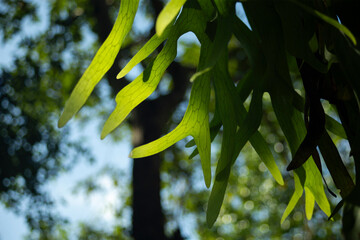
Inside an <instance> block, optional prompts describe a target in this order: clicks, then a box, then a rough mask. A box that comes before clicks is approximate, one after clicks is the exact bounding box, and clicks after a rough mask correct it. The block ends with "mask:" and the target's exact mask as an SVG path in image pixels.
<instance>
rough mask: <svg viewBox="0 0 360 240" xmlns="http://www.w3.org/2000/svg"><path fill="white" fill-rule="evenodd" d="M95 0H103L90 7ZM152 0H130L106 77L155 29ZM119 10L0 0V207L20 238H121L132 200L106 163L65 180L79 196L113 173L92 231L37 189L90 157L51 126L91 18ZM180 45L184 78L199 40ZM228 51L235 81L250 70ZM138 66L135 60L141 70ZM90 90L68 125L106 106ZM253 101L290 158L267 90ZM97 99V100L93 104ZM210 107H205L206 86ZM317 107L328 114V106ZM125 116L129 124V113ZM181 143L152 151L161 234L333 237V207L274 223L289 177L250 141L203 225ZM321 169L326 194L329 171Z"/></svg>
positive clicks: (172, 122)
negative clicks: (106, 214) (133, 0)
mask: <svg viewBox="0 0 360 240" xmlns="http://www.w3.org/2000/svg"><path fill="white" fill-rule="evenodd" d="M100 2H102V3H100ZM97 4H98V5H99V4H100V5H101V6H106V8H104V9H102V8H99V7H97V6H98V5H97ZM163 4H164V3H163V1H160V0H157V1H156V0H153V1H151V0H143V1H141V2H140V13H139V14H140V15H141V16H140V17H139V18H138V19H136V20H135V27H134V29H133V30H132V31H131V33H130V34H129V35H128V36H127V39H126V42H125V46H124V48H123V49H122V50H121V56H120V57H118V59H117V64H115V65H116V66H115V70H114V72H116V73H117V72H118V71H117V69H118V68H119V67H123V66H124V65H125V64H126V62H127V61H128V60H129V59H130V58H131V56H133V55H134V54H135V53H136V51H137V50H138V49H139V48H140V47H141V46H142V45H143V44H144V43H145V41H146V40H147V39H149V37H150V36H151V35H152V34H153V33H154V26H153V22H154V19H155V18H154V17H155V16H156V15H157V14H156V13H157V12H158V11H159V9H160V10H161V8H162V7H163ZM40 5H45V12H42V11H40V9H41V7H40ZM239 5H240V4H239ZM118 6H119V1H114V0H50V1H46V3H44V2H42V1H30V0H28V1H17V0H16V1H15V0H3V1H2V2H1V3H0V27H1V31H0V34H1V44H2V45H4V46H5V45H6V44H8V43H13V44H16V51H15V52H13V53H11V55H12V57H9V62H8V63H7V64H4V65H3V66H1V69H0V154H1V161H0V199H1V203H2V204H3V205H4V206H6V208H8V209H9V210H11V211H14V212H16V213H17V214H19V215H20V216H24V217H25V218H26V220H27V223H28V224H29V227H30V232H29V234H28V236H27V238H28V239H131V238H132V236H133V232H132V227H131V224H129V221H130V220H129V219H128V220H127V221H124V211H130V212H131V207H132V200H131V197H132V194H131V185H129V184H124V181H122V179H123V178H125V175H126V174H127V176H128V177H129V173H124V172H121V170H118V168H116V167H114V166H109V167H107V168H104V169H99V171H98V174H97V175H94V176H92V177H89V178H87V179H84V181H81V182H79V183H77V184H76V186H77V187H76V189H77V192H78V193H77V194H84V195H87V196H90V195H91V194H94V193H96V192H99V191H101V190H102V189H101V186H100V185H99V182H98V179H99V178H100V177H101V176H104V175H106V176H109V177H110V178H111V179H112V182H113V186H114V187H115V188H121V189H123V190H122V194H121V195H119V196H118V197H119V198H120V199H122V203H123V204H122V205H120V206H118V207H117V211H116V212H114V215H115V217H116V218H115V219H116V223H115V225H114V227H113V229H111V230H104V229H102V228H101V227H100V228H99V227H98V226H97V225H96V223H95V222H82V223H79V225H77V226H76V227H74V226H70V225H69V223H68V221H67V219H65V218H64V217H63V216H62V214H61V212H57V211H56V206H54V202H53V199H51V197H49V196H48V194H47V192H46V190H45V189H44V188H43V186H44V185H45V184H46V183H47V182H48V181H49V180H51V179H54V178H56V177H57V176H58V175H59V174H61V173H63V172H66V171H71V168H72V167H73V166H74V165H75V164H76V163H77V159H78V158H79V155H82V156H85V158H87V159H89V164H90V162H91V161H96V159H93V157H92V154H91V153H90V151H89V149H87V148H86V146H84V145H83V144H82V143H81V142H80V141H73V140H71V139H70V137H69V136H70V135H71V133H70V132H69V128H68V129H67V130H65V131H63V130H62V131H59V130H58V129H57V128H56V121H57V118H58V116H59V114H60V110H61V109H62V107H63V106H64V102H65V100H66V99H67V98H68V96H69V94H70V91H71V89H73V87H74V85H75V83H76V82H77V80H78V79H79V78H80V76H81V74H82V72H83V71H84V69H85V68H86V66H88V64H89V61H90V60H91V58H92V56H93V55H94V53H95V49H97V48H98V47H99V45H100V43H101V42H102V41H104V39H105V37H106V36H107V34H108V31H109V29H108V28H106V27H104V26H103V25H101V21H99V17H100V18H101V20H102V22H104V21H105V22H106V21H108V25H110V26H111V25H112V23H113V21H114V19H115V17H116V14H117V10H118ZM239 9H240V8H239ZM102 10H104V11H106V14H105V13H103V12H101V11H102ZM104 16H108V17H109V18H108V19H107V18H106V17H104ZM243 17H244V16H243ZM243 19H244V18H243ZM141 21H142V22H141ZM89 39H90V40H89ZM179 44H180V46H181V48H180V53H179V54H178V57H177V58H176V64H178V65H180V66H181V67H182V70H181V71H185V72H186V74H185V75H186V76H190V73H193V72H194V71H195V67H196V64H197V59H198V57H199V52H200V50H199V49H200V48H199V46H198V43H197V42H196V41H194V38H193V37H192V36H188V37H187V38H182V39H181V41H180V42H179ZM229 49H230V60H229V62H230V65H229V68H230V73H231V74H232V78H233V79H234V81H238V80H239V79H241V78H242V77H244V76H245V74H246V72H247V71H248V69H249V63H248V59H247V56H246V54H245V53H244V51H243V49H242V47H241V45H240V44H239V42H238V41H237V40H235V39H232V40H231V42H230V45H229ZM146 62H147V61H145V64H146ZM142 68H143V66H139V69H140V70H141V69H142ZM174 73H175V72H171V71H169V72H167V74H166V76H165V77H167V78H169V81H168V84H164V85H163V86H160V88H159V89H158V90H157V93H156V94H155V95H154V96H152V98H153V99H156V98H158V97H159V96H161V95H165V94H166V93H167V92H169V91H170V90H171V88H172V87H173V82H172V81H171V80H172V79H173V78H174V76H173V75H172V74H174ZM107 78H109V75H108V76H107ZM127 80H131V79H127ZM118 81H123V80H118ZM184 81H188V78H186V79H185V80H184ZM293 81H294V86H295V87H296V89H297V91H299V93H302V95H304V90H303V87H302V84H301V83H300V82H299V80H298V79H296V77H294V79H293ZM117 84H119V83H118V82H112V80H111V79H109V80H108V85H109V86H110V88H108V91H109V95H110V96H113V95H114V94H115V93H116V92H117V90H118V87H117V86H116V85H117ZM101 91H104V90H102V89H101V88H97V89H96V91H95V94H92V95H91V98H90V100H89V101H88V102H87V106H90V107H91V109H93V110H89V109H88V110H87V111H82V112H81V113H80V116H79V117H78V121H80V122H88V121H92V118H93V116H94V115H95V114H97V115H100V116H101V117H103V118H104V119H105V117H106V115H107V114H108V111H107V109H109V108H111V107H112V105H111V104H110V105H109V103H108V102H109V101H112V100H109V99H110V98H103V97H101V96H102V95H103V93H102V92H101ZM185 94H188V93H185ZM264 100H265V101H264V117H263V124H262V125H261V126H262V127H261V129H260V131H261V133H262V134H263V135H264V136H265V138H266V140H267V142H268V144H269V145H270V146H271V149H272V151H273V153H274V154H275V156H276V159H278V160H279V161H278V163H279V166H280V169H282V170H285V166H286V163H287V162H289V161H290V159H289V158H290V156H289V150H288V148H287V146H286V143H285V139H284V136H283V135H282V132H281V130H280V128H279V126H278V124H277V122H276V119H275V115H274V112H273V110H272V108H271V104H270V101H269V96H268V95H265V97H264ZM98 102H100V103H101V104H100V105H97V107H94V106H95V103H98ZM247 103H248V101H247ZM211 104H212V107H213V108H214V105H215V103H214V93H212V102H211ZM324 104H325V103H324ZM185 107H186V102H184V101H182V102H181V103H180V104H179V105H178V106H177V109H176V111H175V112H174V114H173V115H172V116H171V118H170V119H168V120H167V121H166V122H167V124H166V126H164V127H163V128H164V129H165V130H166V129H171V128H173V127H174V126H176V125H177V124H178V123H179V121H180V120H181V119H180V118H181V116H182V113H183V112H184V110H185ZM325 110H326V112H327V113H328V114H329V115H334V114H333V112H334V110H333V109H332V108H331V107H330V105H329V106H328V107H325ZM129 121H130V126H131V121H134V118H130V119H129ZM117 136H118V137H117ZM117 136H115V137H114V138H113V141H121V139H122V137H121V134H120V135H119V134H118V135H117ZM220 137H221V131H220ZM220 137H219V138H220ZM333 137H334V138H333V139H335V140H336V138H335V136H333ZM188 140H189V139H188ZM337 144H338V146H339V149H340V151H341V154H342V156H343V159H344V161H345V163H346V164H347V165H348V167H349V169H350V171H351V172H352V170H351V169H353V166H352V163H351V161H349V160H348V156H349V147H348V145H347V144H346V143H345V142H344V141H339V139H337ZM213 146H214V147H213V148H214V150H213V158H214V159H213V160H214V161H215V159H216V158H217V157H218V156H217V155H218V150H219V149H220V142H219V139H217V140H215V142H214V143H213ZM184 149H185V142H184V141H182V142H179V143H177V144H176V145H175V146H174V147H173V148H171V149H168V150H166V151H165V152H163V153H161V154H160V157H161V158H162V159H163V161H162V164H161V172H160V173H161V175H160V176H161V192H160V195H161V200H162V206H163V212H164V214H165V219H166V221H165V222H164V225H165V235H166V236H167V239H174V240H175V239H184V237H188V238H189V239H214V240H221V239H226V240H227V239H339V238H341V226H340V223H339V221H337V220H338V219H339V218H340V217H339V216H338V215H337V216H335V221H327V218H326V216H325V215H324V214H323V213H322V212H321V211H318V209H316V211H315V214H314V217H313V219H312V220H311V221H310V222H308V221H307V220H306V219H305V213H304V208H303V206H297V207H296V209H295V211H294V213H293V214H292V215H291V217H290V218H288V219H287V220H285V222H284V223H283V224H280V219H281V216H282V214H283V211H284V210H285V207H286V204H287V203H288V201H289V199H290V197H291V194H292V193H293V189H294V186H293V185H292V181H287V180H288V179H290V178H292V177H291V176H290V174H291V173H288V172H286V171H282V173H283V176H284V178H285V183H286V184H285V185H284V186H279V185H277V184H276V183H275V181H274V180H273V178H272V177H271V176H270V174H269V172H268V171H267V170H266V168H265V166H264V165H263V164H262V163H261V161H260V160H259V159H258V156H257V155H256V153H255V152H254V151H253V149H252V148H251V146H249V145H246V148H245V150H243V151H242V153H241V155H240V156H239V160H238V161H237V162H236V164H235V167H234V169H233V171H232V175H231V178H230V181H229V186H228V191H227V195H226V197H225V201H224V204H223V207H222V209H221V212H220V216H219V218H218V221H217V222H216V224H215V225H214V227H213V228H211V229H208V228H207V227H206V223H205V212H206V211H205V210H206V203H207V200H208V196H209V190H207V189H205V187H204V186H203V182H202V172H201V166H200V162H199V161H192V160H189V159H188V155H189V154H190V153H191V149H190V150H189V149H187V150H184ZM93 151H95V150H93ZM122 154H124V155H127V154H128V153H122ZM214 170H215V169H214ZM352 173H353V172H352ZM324 175H325V178H326V181H327V182H328V184H329V187H330V188H331V189H332V190H334V185H333V183H332V180H331V178H330V177H329V174H328V173H325V174H324ZM328 196H329V198H330V200H331V201H332V204H333V206H334V205H335V204H336V203H337V202H338V200H337V199H334V198H333V197H331V195H330V194H328ZM302 201H303V202H304V199H302ZM149 207H151V206H149ZM188 228H189V229H192V230H189V229H188Z"/></svg>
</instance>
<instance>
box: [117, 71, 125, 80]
mask: <svg viewBox="0 0 360 240" xmlns="http://www.w3.org/2000/svg"><path fill="white" fill-rule="evenodd" d="M124 76H125V74H124V71H123V70H121V71H120V72H119V73H118V75H117V76H116V79H120V78H123V77H124Z"/></svg>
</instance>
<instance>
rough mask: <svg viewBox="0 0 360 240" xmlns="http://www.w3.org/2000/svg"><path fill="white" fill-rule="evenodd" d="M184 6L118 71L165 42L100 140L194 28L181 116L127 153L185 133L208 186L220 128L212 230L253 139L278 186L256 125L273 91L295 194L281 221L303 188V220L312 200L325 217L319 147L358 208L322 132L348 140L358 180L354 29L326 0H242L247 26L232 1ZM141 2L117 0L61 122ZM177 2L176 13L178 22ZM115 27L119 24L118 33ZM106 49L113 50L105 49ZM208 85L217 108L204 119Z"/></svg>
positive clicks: (141, 152)
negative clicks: (191, 70)
mask: <svg viewBox="0 0 360 240" xmlns="http://www.w3.org/2000/svg"><path fill="white" fill-rule="evenodd" d="M184 3H185V1H175V0H172V1H170V2H169V3H168V5H166V7H165V8H164V9H163V11H162V12H161V13H160V15H159V18H158V20H157V23H156V28H157V29H156V30H157V33H156V35H154V36H153V37H152V38H151V39H150V40H149V41H148V43H146V44H145V45H144V47H143V48H142V49H141V50H139V52H138V53H137V54H136V55H135V56H134V58H133V59H132V60H131V61H130V62H129V63H128V65H127V66H126V67H125V68H124V69H123V70H122V71H121V72H120V73H119V75H118V77H119V78H120V77H123V76H124V75H125V74H126V73H128V72H129V71H130V70H131V68H133V67H134V66H135V65H136V64H137V63H139V62H141V61H142V60H144V59H145V58H146V57H147V56H149V55H150V54H151V53H152V52H153V51H154V50H155V49H156V48H157V47H158V46H159V45H160V44H161V43H162V42H164V41H165V40H166V42H165V43H164V45H163V48H162V50H161V52H160V53H159V54H158V55H157V56H156V58H155V59H154V60H153V61H152V62H151V63H150V64H149V65H148V66H147V68H146V69H145V70H144V72H143V73H141V74H140V75H139V76H138V77H137V78H136V79H135V80H134V81H133V82H131V83H130V84H129V85H128V86H126V87H125V88H124V89H122V90H121V91H120V92H119V93H118V95H117V96H116V103H117V106H116V108H115V110H114V111H113V113H112V114H111V115H110V117H109V119H108V120H107V122H106V123H105V126H104V129H103V132H102V134H101V137H102V138H104V137H105V136H106V135H107V134H109V133H110V132H111V131H113V130H114V129H115V128H116V127H117V126H118V125H119V124H121V122H123V120H124V119H125V118H126V116H128V115H129V113H130V112H131V110H132V109H134V108H135V107H136V106H138V105H139V104H140V103H141V102H142V101H144V100H145V99H146V98H147V97H148V96H150V95H151V94H152V93H153V92H154V91H155V89H156V88H157V86H158V84H159V82H160V80H161V77H162V76H163V74H164V72H165V71H166V69H167V68H168V66H169V65H170V63H171V62H172V61H173V60H174V59H175V57H176V52H177V40H178V39H179V37H180V36H181V35H183V34H184V33H186V32H189V31H191V32H193V33H194V34H195V35H196V37H197V38H198V40H199V41H200V44H201V49H200V58H199V63H198V66H197V72H196V73H195V74H194V75H193V76H192V77H191V78H190V81H193V84H192V89H191V94H190V100H189V104H188V107H187V110H186V112H185V115H184V117H183V119H182V121H181V122H180V123H179V125H178V126H177V127H176V128H175V129H174V130H173V131H171V132H170V133H168V134H166V135H165V136H163V137H161V138H159V139H157V140H155V141H153V142H151V143H148V144H145V145H143V146H140V147H137V148H135V149H134V150H133V151H132V152H131V154H130V156H132V157H133V158H140V157H145V156H149V155H153V154H155V153H158V152H160V151H162V150H164V149H166V148H168V147H170V146H171V145H173V144H175V143H176V142H177V141H179V140H181V139H183V138H185V137H187V136H189V135H190V136H192V137H193V138H194V142H192V143H189V144H188V146H190V145H192V144H193V143H195V144H196V146H197V150H195V151H194V154H192V157H193V156H194V155H196V154H197V152H198V153H199V154H200V159H201V165H202V169H203V175H204V178H205V185H206V186H207V187H210V184H211V162H210V142H211V141H212V140H213V139H214V138H215V136H216V134H217V133H219V132H220V131H219V130H220V128H221V127H222V133H223V134H222V146H221V154H220V158H219V160H218V162H217V168H216V173H215V178H214V184H213V187H212V191H211V194H210V199H209V203H208V209H207V223H208V225H209V226H212V225H213V224H214V222H215V221H216V219H217V216H218V214H219V212H220V207H221V205H222V202H223V199H224V195H225V192H226V188H227V185H228V181H229V177H230V174H231V170H232V168H233V166H234V164H235V162H236V159H237V158H238V155H239V153H240V152H241V150H242V149H243V147H244V146H245V144H246V143H247V142H250V143H251V145H252V146H253V148H254V150H255V151H256V152H257V154H258V155H259V157H260V159H261V160H262V161H263V162H264V164H265V165H266V167H267V168H268V169H269V171H270V172H271V174H272V175H273V177H274V178H275V180H276V181H277V182H278V183H279V184H281V185H282V184H284V181H283V178H282V176H281V174H280V171H279V169H278V167H277V165H276V162H275V160H274V157H273V156H272V153H271V151H270V150H269V149H268V146H267V145H266V141H265V140H264V138H263V136H262V135H261V133H260V132H259V131H258V129H259V127H261V126H262V125H261V124H262V119H263V104H264V100H263V99H264V93H266V94H269V95H270V99H271V104H272V108H273V110H274V113H275V115H276V119H277V121H278V123H279V125H280V127H281V130H282V132H283V134H284V136H285V138H286V141H287V143H288V146H289V148H290V151H291V155H292V161H291V162H290V164H289V166H288V170H294V171H293V173H294V182H295V192H294V194H293V195H292V197H291V199H290V202H289V204H288V206H287V208H286V209H285V212H284V213H283V216H282V219H281V222H284V220H285V219H286V218H287V216H288V215H289V214H290V213H291V212H292V211H293V209H294V208H295V205H296V204H297V202H298V201H299V199H300V198H301V196H302V195H303V192H305V213H306V217H307V218H308V219H311V218H312V215H313V210H314V205H315V202H316V203H317V204H318V205H319V207H320V208H321V210H322V211H323V212H324V213H325V214H326V215H327V216H330V214H331V209H330V204H329V201H328V199H327V197H326V194H325V190H324V186H323V177H322V168H321V160H320V157H319V153H318V148H319V150H320V152H321V154H322V157H323V158H324V161H325V163H326V165H327V167H328V170H329V171H330V174H331V176H332V178H333V179H334V182H335V184H336V187H337V188H339V189H340V191H341V195H342V197H343V198H344V199H345V201H348V202H351V203H353V204H355V205H359V201H358V199H359V198H357V191H356V188H357V187H355V185H354V183H353V181H352V179H351V177H350V175H349V173H348V172H347V170H346V169H345V167H344V164H343V162H342V160H341V158H340V157H338V156H339V154H338V151H337V149H336V147H334V144H333V141H332V139H331V138H330V137H329V135H328V132H327V131H328V130H329V131H331V132H333V133H335V134H337V135H339V136H340V137H342V138H347V139H348V140H349V144H350V146H351V149H352V155H353V157H354V160H355V167H356V173H357V175H356V177H357V179H359V175H360V172H359V171H360V170H358V169H359V168H360V167H359V159H358V158H359V157H360V156H359V150H358V149H359V148H358V146H360V125H359V122H360V112H359V101H358V97H359V96H360V95H359V94H360V87H359V86H360V85H359V81H357V80H358V79H359V77H360V73H359V69H360V67H359V64H360V54H359V50H358V49H357V47H356V39H355V37H354V34H355V35H356V34H357V33H354V34H352V33H351V32H350V31H349V30H348V29H347V28H346V27H345V26H344V25H342V24H340V23H339V22H338V21H336V20H334V18H336V9H335V10H334V9H332V8H331V7H329V6H327V5H324V3H323V2H322V1H313V2H310V1H309V2H307V3H306V5H304V3H301V2H300V1H295V0H294V1H288V2H286V1H246V2H244V3H243V6H244V9H245V12H246V14H247V18H248V20H249V22H250V25H251V29H249V28H248V27H247V26H246V25H245V24H244V23H242V22H241V20H239V19H238V18H237V16H236V15H235V4H236V1H229V0H214V1H207V0H188V1H186V3H185V4H184ZM137 4H138V2H137V1H130V0H128V1H125V0H123V1H121V6H120V11H119V15H118V18H117V20H116V23H115V27H114V29H113V31H115V33H113V32H112V33H111V34H110V36H109V38H108V39H110V40H107V41H106V42H105V43H104V44H103V46H102V47H101V48H100V50H99V52H98V54H97V55H96V56H95V58H94V60H93V62H92V64H91V65H90V66H89V68H88V69H87V71H85V73H84V75H83V77H82V78H81V80H80V82H79V83H78V84H77V86H76V87H75V90H74V92H73V94H72V96H71V98H70V100H69V101H68V102H67V104H66V107H65V110H64V112H63V115H62V117H61V118H60V121H59V126H63V125H64V124H65V123H66V122H67V121H68V120H69V119H70V118H71V117H72V115H74V114H75V113H76V112H77V111H78V110H79V109H80V107H81V106H82V105H83V104H84V103H85V101H86V99H87V97H88V96H89V95H90V92H91V91H92V89H93V88H94V86H95V85H96V84H97V83H98V81H99V80H100V79H101V77H102V75H103V74H104V73H105V72H106V70H107V69H109V67H110V65H111V63H112V62H113V60H114V58H115V55H116V53H117V51H118V50H119V48H120V45H121V42H122V40H123V38H124V36H125V34H126V33H127V32H128V31H129V30H130V28H131V24H132V21H133V20H132V19H133V17H134V15H135V12H136V11H135V10H136V9H137ZM183 4H184V6H183V8H182V10H181V12H180V14H179V16H177V18H175V17H176V15H177V13H178V12H179V10H180V8H181V6H182V5H183ZM128 8H130V9H131V11H130V12H129V11H128ZM124 9H125V10H124ZM129 15H130V16H129ZM174 19H175V20H174ZM120 23H121V24H124V28H121V30H119V26H120V25H119V24H120ZM116 31H121V33H116ZM117 34H119V35H117ZM233 35H234V36H235V37H236V38H237V40H238V41H239V42H240V43H241V45H242V47H243V48H244V50H245V52H246V54H247V56H248V59H249V63H250V66H251V68H250V70H249V72H248V74H247V75H246V77H244V78H242V79H240V80H239V79H236V80H235V81H234V80H233V79H231V77H230V73H229V61H228V55H229V51H228V49H229V48H228V44H229V41H230V40H231V37H232V36H233ZM114 40H117V45H116V47H114V48H113V49H112V50H113V51H114V52H113V51H111V50H109V46H110V45H111V44H110V43H109V42H111V41H114ZM104 49H105V50H106V51H107V52H106V53H109V54H105V52H104V51H105V50H104ZM109 51H111V52H109ZM330 55H332V56H334V58H332V57H329V56H330ZM99 56H101V57H99ZM99 59H100V60H99ZM334 59H336V60H334ZM99 69H100V70H101V71H99ZM92 72H94V74H91V73H92ZM294 76H296V77H297V78H299V79H300V80H301V81H302V82H303V85H304V89H305V93H306V94H305V96H300V95H299V94H298V93H297V92H296V91H295V88H294V81H295V77H294ZM211 83H212V85H213V90H214V91H215V99H216V101H215V102H216V104H215V106H216V107H215V113H214V118H213V120H212V122H211V123H210V124H209V102H210V92H211ZM249 96H251V102H250V106H249V109H248V110H246V108H245V107H244V104H245V101H246V99H247V98H248V97H249ZM324 100H326V101H328V102H329V103H331V104H333V105H334V106H335V107H336V109H337V111H338V114H339V118H340V119H341V124H340V123H339V122H337V121H336V120H335V119H333V118H332V117H330V116H328V115H326V114H325V112H324V110H323V106H322V102H321V101H324ZM328 151H331V153H332V154H328ZM358 182H359V180H357V181H356V183H358ZM356 199H357V200H356Z"/></svg>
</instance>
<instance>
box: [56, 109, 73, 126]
mask: <svg viewBox="0 0 360 240" xmlns="http://www.w3.org/2000/svg"><path fill="white" fill-rule="evenodd" d="M69 120H70V117H68V116H67V114H64V112H63V113H62V114H61V116H60V118H59V121H58V128H62V127H64V126H65V125H66V123H67V122H68V121H69Z"/></svg>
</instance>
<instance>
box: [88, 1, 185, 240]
mask: <svg viewBox="0 0 360 240" xmlns="http://www.w3.org/2000/svg"><path fill="white" fill-rule="evenodd" d="M91 2H92V4H93V6H94V16H95V18H96V20H97V24H96V26H95V27H96V29H95V32H96V33H97V34H98V37H99V40H100V41H101V42H103V41H104V40H105V39H106V37H107V35H108V34H109V32H110V31H111V28H112V24H113V22H112V21H111V18H110V16H109V9H108V8H109V6H108V5H107V4H106V1H103V0H91ZM152 2H153V8H154V11H155V12H159V11H160V10H161V7H162V3H161V2H160V1H152ZM151 32H154V29H152V30H151ZM118 60H119V56H118V59H117V60H116V61H115V64H114V66H113V67H112V68H111V69H110V71H109V72H108V73H107V78H108V81H109V85H110V86H111V87H112V90H113V94H114V95H115V94H117V93H118V92H119V91H120V90H121V89H122V88H123V87H124V86H125V85H126V81H124V80H121V81H119V80H117V79H116V75H117V73H118V72H119V70H120V69H119V67H118V64H116V63H117V62H118ZM168 73H170V74H171V76H172V78H173V87H172V90H171V92H170V93H169V94H167V95H163V96H160V97H159V98H157V99H154V100H147V101H145V102H144V103H142V104H140V106H138V107H137V108H136V109H135V110H134V111H133V114H132V117H131V121H130V125H131V128H132V134H133V141H132V144H133V146H134V147H137V146H139V145H142V144H145V143H148V142H150V141H152V140H155V139H157V138H159V137H161V135H162V134H164V132H165V130H167V128H166V126H167V125H168V124H167V123H168V122H170V120H171V116H172V114H173V112H174V111H175V109H176V108H177V106H178V105H179V103H180V102H181V101H182V100H183V98H184V95H185V92H186V88H187V82H188V80H187V73H188V70H187V69H184V68H182V67H181V66H180V65H179V64H178V63H176V62H174V63H173V64H172V65H171V66H170V67H169V69H168ZM161 162H162V157H161V156H160V155H159V154H157V155H154V156H150V157H146V158H140V159H135V160H134V161H133V171H132V188H133V194H132V209H133V216H132V235H133V237H134V239H136V240H149V239H156V240H163V239H166V237H165V233H164V224H165V218H164V214H163V211H162V207H161V199H160V190H161V185H160V167H161ZM176 235H177V236H179V233H178V232H177V233H176ZM180 235H181V234H180ZM177 239H182V238H181V237H180V238H177Z"/></svg>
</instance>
